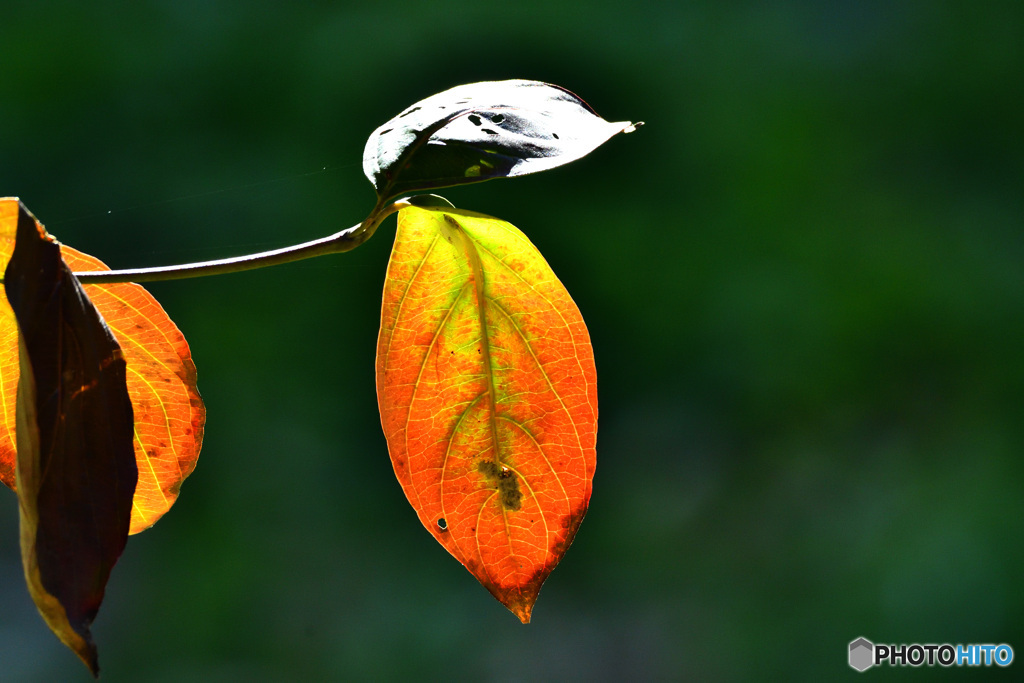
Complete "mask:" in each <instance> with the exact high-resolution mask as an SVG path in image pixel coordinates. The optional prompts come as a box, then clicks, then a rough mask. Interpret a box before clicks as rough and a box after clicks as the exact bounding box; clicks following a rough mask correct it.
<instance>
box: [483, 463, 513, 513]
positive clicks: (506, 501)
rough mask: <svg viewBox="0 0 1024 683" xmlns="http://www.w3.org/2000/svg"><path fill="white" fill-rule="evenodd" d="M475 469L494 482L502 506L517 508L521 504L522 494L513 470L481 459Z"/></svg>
mask: <svg viewBox="0 0 1024 683" xmlns="http://www.w3.org/2000/svg"><path fill="white" fill-rule="evenodd" d="M477 470H479V471H480V472H481V473H482V474H483V475H484V476H485V477H487V478H488V479H490V480H492V483H494V484H495V487H496V488H497V489H498V500H499V501H500V502H501V506H502V507H503V508H505V509H506V510H518V509H519V508H521V507H522V506H523V494H522V492H521V491H520V490H519V477H517V476H516V474H515V472H513V471H512V470H511V469H509V468H508V467H505V466H504V465H501V466H499V465H498V463H496V462H493V461H491V460H481V461H480V464H478V465H477Z"/></svg>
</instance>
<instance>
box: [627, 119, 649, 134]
mask: <svg viewBox="0 0 1024 683" xmlns="http://www.w3.org/2000/svg"><path fill="white" fill-rule="evenodd" d="M642 125H644V122H643V121H637V122H636V123H629V122H623V127H622V132H623V133H632V132H634V131H635V130H636V129H637V128H639V127H640V126H642Z"/></svg>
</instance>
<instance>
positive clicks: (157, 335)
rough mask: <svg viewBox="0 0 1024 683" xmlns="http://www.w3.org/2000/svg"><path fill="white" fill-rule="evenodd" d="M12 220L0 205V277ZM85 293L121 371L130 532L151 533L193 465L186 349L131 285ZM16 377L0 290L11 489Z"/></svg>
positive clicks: (4, 447) (75, 258)
mask: <svg viewBox="0 0 1024 683" xmlns="http://www.w3.org/2000/svg"><path fill="white" fill-rule="evenodd" d="M17 216H18V200H17V199H13V198H3V199H0V270H2V269H3V268H4V267H6V265H7V262H8V260H9V259H10V257H11V254H12V252H13V250H14V236H15V230H16V227H17ZM61 255H62V256H63V258H64V261H65V262H66V263H67V264H68V266H69V267H70V268H71V269H72V270H74V271H90V270H109V269H108V268H107V266H105V265H104V264H103V263H101V262H100V261H99V260H97V259H95V258H93V257H92V256H89V255H87V254H83V253H82V252H80V251H76V250H75V249H72V248H70V247H68V246H66V245H61ZM85 291H86V293H87V294H88V295H89V298H90V299H91V300H92V302H93V304H94V305H95V306H96V309H97V310H98V311H99V312H100V314H101V315H102V316H103V318H104V320H105V321H106V323H107V325H108V327H109V328H110V329H111V331H112V332H113V333H114V335H115V336H116V337H117V340H118V342H119V343H120V345H121V349H122V351H123V352H124V357H125V360H126V362H127V364H128V395H129V396H130V397H131V400H132V408H133V410H134V412H135V441H134V446H135V455H136V461H137V464H138V469H139V481H138V486H137V487H136V490H135V498H134V501H133V504H132V519H131V530H130V533H133V534H134V533H138V532H140V531H143V530H144V529H147V528H148V527H150V526H152V525H153V524H154V523H155V522H156V521H157V520H158V519H160V517H161V516H162V515H163V514H164V513H165V512H167V510H169V509H170V507H171V506H172V505H173V504H174V501H175V500H176V499H177V497H178V490H179V489H180V487H181V483H182V481H184V479H185V478H186V477H187V476H188V475H189V474H191V473H192V470H193V469H194V468H195V465H196V459H197V458H198V457H199V450H200V448H201V447H202V442H203V426H204V424H205V421H206V410H205V408H204V406H203V402H202V399H201V398H200V397H199V392H198V390H197V389H196V367H195V364H194V363H193V362H192V356H191V354H190V352H189V347H188V343H187V342H186V341H185V338H184V336H182V334H181V332H180V331H179V330H178V328H177V327H176V326H175V325H174V323H173V322H172V321H171V319H170V318H168V317H167V314H166V313H165V312H164V310H163V308H161V307H160V304H159V303H157V301H156V299H154V298H153V297H152V295H150V294H149V292H147V291H146V290H145V289H143V288H142V287H141V286H139V285H136V284H105V285H85ZM18 375H19V369H18V332H17V325H16V324H15V321H14V315H13V313H12V312H11V309H10V306H9V305H8V303H7V298H6V296H5V295H4V294H3V292H2V290H0V481H3V483H4V484H6V485H7V486H9V487H11V488H12V489H13V488H15V477H14V463H15V458H16V449H17V446H16V441H15V405H16V396H17V385H18Z"/></svg>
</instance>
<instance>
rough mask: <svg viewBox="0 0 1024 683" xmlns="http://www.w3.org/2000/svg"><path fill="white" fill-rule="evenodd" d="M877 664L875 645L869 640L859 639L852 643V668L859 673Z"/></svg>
mask: <svg viewBox="0 0 1024 683" xmlns="http://www.w3.org/2000/svg"><path fill="white" fill-rule="evenodd" d="M874 663H875V644H874V643H872V642H871V641H870V640H868V639H867V638H858V639H857V640H855V641H853V642H852V643H850V666H852V667H853V668H854V669H856V670H857V671H866V670H867V669H870V668H871V666H872V665H874Z"/></svg>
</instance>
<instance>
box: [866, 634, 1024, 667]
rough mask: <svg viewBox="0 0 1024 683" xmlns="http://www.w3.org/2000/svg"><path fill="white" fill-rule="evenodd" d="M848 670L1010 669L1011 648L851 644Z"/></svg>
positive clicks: (992, 646)
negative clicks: (923, 667) (884, 665)
mask: <svg viewBox="0 0 1024 683" xmlns="http://www.w3.org/2000/svg"><path fill="white" fill-rule="evenodd" d="M849 656H850V659H849V662H850V666H852V667H853V668H854V669H856V670H857V671H867V670H868V669H870V668H871V667H873V666H875V665H880V664H882V663H887V664H888V665H889V666H921V665H922V664H924V665H927V666H935V665H936V664H938V665H939V666H993V665H994V666H1009V665H1010V664H1012V663H1013V648H1012V647H1010V646H1009V645H1006V644H1005V643H1004V644H1000V645H979V644H972V645H951V644H950V643H943V644H941V645H935V644H932V643H929V644H927V645H920V644H918V643H913V644H911V645H906V644H900V645H875V644H874V643H872V642H871V641H870V640H868V639H867V638H858V639H857V640H854V641H852V642H851V643H850V655H849Z"/></svg>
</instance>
